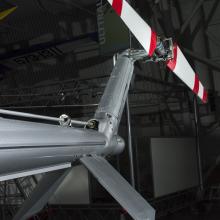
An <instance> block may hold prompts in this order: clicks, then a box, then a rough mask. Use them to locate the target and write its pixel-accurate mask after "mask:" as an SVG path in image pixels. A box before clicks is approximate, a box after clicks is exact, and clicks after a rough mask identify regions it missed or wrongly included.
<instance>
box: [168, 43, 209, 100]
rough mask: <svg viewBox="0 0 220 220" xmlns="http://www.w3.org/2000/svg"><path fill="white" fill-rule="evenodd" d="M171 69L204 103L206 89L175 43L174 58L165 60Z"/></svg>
mask: <svg viewBox="0 0 220 220" xmlns="http://www.w3.org/2000/svg"><path fill="white" fill-rule="evenodd" d="M167 66H168V68H169V69H170V70H172V71H173V72H174V73H175V74H176V75H177V76H178V77H179V78H180V79H181V80H182V81H183V82H184V83H185V84H186V85H187V86H188V87H189V88H190V89H191V90H192V91H193V92H194V93H195V94H196V95H197V96H198V97H199V98H200V99H201V100H202V101H203V102H204V103H206V102H207V95H208V94H207V91H206V90H205V88H204V86H203V85H202V83H201V82H200V80H199V76H198V74H197V73H195V72H194V70H193V69H192V67H191V66H190V64H189V62H188V61H187V59H186V58H185V56H184V55H183V53H182V51H181V50H180V48H179V47H178V46H177V44H175V45H174V58H173V59H172V60H170V61H168V62H167Z"/></svg>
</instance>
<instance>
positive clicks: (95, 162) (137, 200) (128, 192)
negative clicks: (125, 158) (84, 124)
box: [80, 156, 155, 220]
mask: <svg viewBox="0 0 220 220" xmlns="http://www.w3.org/2000/svg"><path fill="white" fill-rule="evenodd" d="M80 161H81V162H82V163H83V164H84V165H85V166H86V167H87V168H88V170H89V171H90V172H91V173H92V174H93V175H94V176H95V177H96V178H97V180H98V181H99V183H100V184H101V185H102V186H103V187H104V188H105V189H106V190H107V191H108V192H109V193H110V194H111V195H112V196H113V197H114V198H115V199H116V200H117V201H118V202H119V203H120V204H121V205H122V207H123V208H124V209H125V210H126V211H127V212H128V213H129V214H130V215H131V216H132V217H133V218H134V219H135V220H153V219H154V218H155V210H154V208H152V206H151V205H149V203H147V202H146V200H145V199H144V198H143V197H142V196H141V195H140V194H139V193H138V192H137V191H136V190H135V189H134V188H133V187H132V186H131V185H130V184H129V183H128V182H127V181H126V180H125V179H124V178H123V177H122V176H121V175H120V174H119V173H118V172H117V171H116V170H115V169H114V168H113V167H112V166H111V165H110V164H109V163H108V162H107V161H106V160H105V159H104V158H103V157H98V156H93V157H83V158H81V159H80Z"/></svg>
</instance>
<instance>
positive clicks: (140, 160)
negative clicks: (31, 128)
mask: <svg viewBox="0 0 220 220" xmlns="http://www.w3.org/2000/svg"><path fill="white" fill-rule="evenodd" d="M127 2H128V0H127ZM1 4H2V5H1ZM129 4H130V5H132V7H133V8H134V9H135V11H136V12H138V14H139V15H140V16H141V17H142V18H143V19H144V20H145V21H146V22H147V23H148V24H149V25H150V26H151V27H152V28H153V29H154V30H155V31H156V32H157V34H158V35H159V36H163V37H167V38H172V39H173V41H177V42H178V45H179V46H180V48H181V49H182V51H183V53H184V54H185V56H186V58H187V60H188V61H189V63H190V65H191V66H192V67H193V68H194V69H195V71H196V73H197V74H198V76H199V78H200V80H201V82H202V83H203V85H204V87H205V88H206V89H207V91H208V102H207V103H202V101H201V100H200V99H198V98H197V97H196V96H195V95H194V94H193V92H192V91H191V90H190V89H189V88H188V87H187V86H186V85H185V83H184V82H182V81H181V80H180V79H179V78H178V77H177V76H176V75H175V74H173V73H172V71H170V70H169V69H168V68H166V65H165V63H164V62H161V61H158V62H147V61H146V62H142V61H137V62H136V63H135V66H134V75H133V78H132V80H131V85H130V89H129V95H128V99H127V101H126V104H125V108H124V112H123V115H122V119H121V123H120V127H119V135H120V136H121V137H123V139H124V140H125V150H124V151H123V152H122V153H121V154H118V155H116V156H111V157H109V158H108V161H109V162H110V163H111V164H112V166H113V167H114V168H115V169H116V170H118V172H119V173H120V174H121V175H122V176H123V177H124V178H125V179H126V180H127V181H128V182H130V183H131V184H132V185H133V186H134V188H135V189H136V191H138V192H139V193H140V194H141V195H142V196H143V197H144V198H145V199H146V200H147V201H148V202H149V203H150V204H151V206H152V207H153V208H154V209H155V210H156V218H155V219H161V220H167V219H169V220H171V219H173V220H177V219H178V220H188V219H189V220H191V219H193V220H197V219H204V220H217V219H219V216H220V213H219V205H220V173H219V172H220V146H219V141H220V127H219V125H220V122H219V117H220V74H219V73H218V71H220V42H219V39H220V1H219V0H176V1H174V0H129ZM8 10H9V11H8ZM131 20H132V19H131ZM0 44H1V47H0V70H1V71H0V114H1V118H4V119H7V120H16V121H17V120H19V121H29V122H30V121H31V122H34V123H38V124H39V125H42V124H43V123H46V124H56V122H54V121H51V120H50V119H49V118H43V117H42V118H34V117H25V116H24V115H23V116H22V115H18V114H17V115H16V114H14V113H13V112H25V113H30V114H34V115H43V116H48V117H51V118H59V117H60V116H61V115H64V114H65V115H68V116H70V117H71V119H73V120H78V121H88V120H90V119H92V118H93V117H94V113H95V111H96V109H97V107H98V105H99V102H100V99H101V97H102V95H103V92H104V90H105V88H106V85H107V82H108V79H109V77H110V74H111V72H112V69H113V67H114V65H115V63H114V59H113V57H114V56H115V54H119V53H121V52H123V51H124V50H126V49H129V48H130V49H131V48H134V49H140V48H141V45H140V44H139V42H138V41H137V39H136V38H135V36H134V35H133V34H132V33H131V32H130V31H129V29H127V27H126V26H125V25H124V23H123V22H122V21H121V19H120V17H118V16H117V14H116V13H115V12H114V10H113V9H112V8H111V6H110V4H108V3H107V1H105V0H98V1H96V0H81V1H77V0H28V1H23V0H3V1H2V3H0ZM116 62H117V61H116ZM6 110H7V111H6ZM9 111H10V112H11V114H10V112H9ZM48 119H49V120H48ZM1 123H2V122H0V130H1V133H2V135H3V136H0V142H1V143H4V140H5V138H7V136H8V137H10V138H12V139H13V138H14V137H11V136H10V133H9V132H8V133H7V132H6V131H5V128H4V127H3V126H1ZM14 126H15V128H14V129H15V130H16V128H17V127H16V124H15V125H14ZM18 135H19V134H18ZM39 138H40V137H39ZM59 138H62V133H61V134H60V137H57V140H58V139H59ZM48 139H50V137H49V136H48ZM1 152H2V151H0V154H1ZM14 157H15V158H16V157H19V155H16V154H15V155H14ZM9 163H11V164H12V166H13V163H14V162H13V160H12V161H9ZM73 165H74V166H73V167H72V168H71V172H69V173H68V175H66V177H65V178H64V180H62V181H61V182H60V184H59V186H58V187H57V189H56V190H55V192H54V193H53V195H52V196H51V197H50V200H49V201H48V202H47V203H46V205H45V206H44V208H43V209H42V210H41V211H40V212H38V213H36V214H35V215H34V216H33V217H32V218H29V219H36V220H37V219H40V220H46V219H48V220H57V219H77V220H87V219H88V220H90V219H95V220H105V219H107V220H108V219H111V220H112V219H115V220H117V219H118V220H125V219H131V217H130V215H129V214H128V213H127V212H126V210H125V209H123V208H122V207H121V206H120V205H119V204H118V202H117V201H115V199H113V197H112V196H111V195H110V194H109V193H108V192H107V191H106V190H105V189H104V188H103V187H102V186H101V185H100V183H99V182H98V181H97V180H96V178H94V177H93V175H92V174H91V173H90V172H89V171H88V170H87V169H86V168H85V166H83V165H82V164H80V163H74V164H73ZM1 166H2V165H1ZM14 166H16V164H14ZM0 170H1V172H2V170H3V171H5V172H6V171H7V170H4V167H3V168H1V169H0ZM35 174H36V175H35ZM35 174H32V175H25V176H23V177H20V178H16V179H14V178H13V179H10V180H6V179H1V178H0V180H3V181H1V182H0V216H1V217H0V219H2V220H10V219H13V218H14V216H15V215H16V213H17V211H18V210H19V208H20V207H21V206H22V204H23V203H24V202H25V201H28V198H30V197H31V196H32V192H33V191H34V190H35V188H36V187H37V186H38V184H40V182H41V180H42V179H43V177H44V175H45V174H44V173H40V174H39V173H35ZM38 202H39V201H38ZM18 220H21V219H18ZM138 220H141V219H138ZM150 220H151V219H150Z"/></svg>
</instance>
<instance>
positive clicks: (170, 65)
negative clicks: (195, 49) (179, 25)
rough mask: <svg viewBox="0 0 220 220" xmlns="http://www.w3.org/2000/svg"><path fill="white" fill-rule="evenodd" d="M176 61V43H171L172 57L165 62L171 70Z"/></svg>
mask: <svg viewBox="0 0 220 220" xmlns="http://www.w3.org/2000/svg"><path fill="white" fill-rule="evenodd" d="M176 62H177V44H174V45H173V59H172V60H169V61H168V62H167V66H168V67H169V68H170V70H172V71H173V70H174V69H175V67H176Z"/></svg>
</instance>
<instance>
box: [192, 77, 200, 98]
mask: <svg viewBox="0 0 220 220" xmlns="http://www.w3.org/2000/svg"><path fill="white" fill-rule="evenodd" d="M193 92H194V93H195V94H196V95H198V93H199V76H198V74H195V81H194V87H193Z"/></svg>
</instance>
